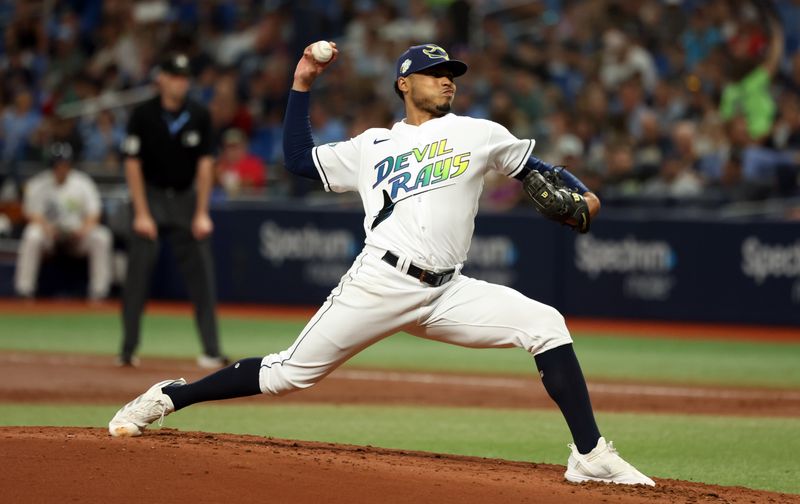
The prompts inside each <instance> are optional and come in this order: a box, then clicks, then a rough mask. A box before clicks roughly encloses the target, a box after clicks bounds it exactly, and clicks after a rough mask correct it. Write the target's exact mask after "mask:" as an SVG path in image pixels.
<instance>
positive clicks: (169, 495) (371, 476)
mask: <svg viewBox="0 0 800 504" xmlns="http://www.w3.org/2000/svg"><path fill="white" fill-rule="evenodd" d="M0 459H2V460H3V462H4V463H3V466H4V468H3V471H0V487H2V488H3V501H4V502H14V503H20V504H24V503H38V502H82V503H88V504H93V503H107V502H114V503H116V504H124V503H128V502H130V503H141V502H171V503H174V504H182V503H192V504H198V503H220V502H226V501H230V502H291V503H296V504H303V503H315V504H316V503H319V502H326V503H354V502H365V503H366V502H369V503H374V502H381V503H400V502H406V503H407V502H415V503H442V502H459V503H462V504H471V503H481V504H483V503H488V502H492V503H506V502H515V503H527V502H530V503H534V502H535V503H564V502H570V503H590V502H591V503H597V502H615V503H653V502H665V503H666V502H669V503H676V502H692V503H698V502H700V503H702V502H710V503H716V502H719V503H722V502H739V503H751V502H758V503H760V502H772V503H783V502H786V503H792V502H795V503H800V496H791V495H785V494H778V493H770V492H759V491H755V490H749V489H745V488H739V487H719V486H713V485H702V484H699V483H688V482H683V481H674V480H666V479H657V480H656V483H657V486H656V487H655V488H646V487H628V486H619V485H605V484H583V485H573V484H570V483H567V482H565V481H564V479H563V476H562V474H563V472H564V468H563V467H562V466H556V465H548V464H532V463H524V462H509V461H504V460H496V459H484V458H476V457H462V456H450V455H437V454H432V453H424V452H410V451H398V450H386V449H379V448H372V447H358V446H346V445H338V444H327V443H311V442H295V441H287V440H282V439H272V438H260V437H255V436H234V435H227V434H207V433H200V432H178V431H174V430H170V429H162V430H159V431H150V432H147V433H146V434H145V435H144V436H142V437H140V438H127V439H125V438H111V437H109V436H108V434H107V432H106V431H105V430H103V429H94V428H50V427H4V428H0Z"/></svg>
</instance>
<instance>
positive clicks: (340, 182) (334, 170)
mask: <svg viewBox="0 0 800 504" xmlns="http://www.w3.org/2000/svg"><path fill="white" fill-rule="evenodd" d="M362 137H363V134H362V135H359V136H357V137H355V138H351V139H350V140H347V141H346V142H338V143H329V144H324V145H319V146H317V147H314V149H312V151H311V157H312V158H313V160H314V165H315V166H316V167H317V171H318V172H319V176H320V178H321V179H322V183H323V185H324V186H325V190H326V191H333V192H346V191H356V190H358V170H359V166H360V164H361V138H362Z"/></svg>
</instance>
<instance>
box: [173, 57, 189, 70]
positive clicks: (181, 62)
mask: <svg viewBox="0 0 800 504" xmlns="http://www.w3.org/2000/svg"><path fill="white" fill-rule="evenodd" d="M175 66H176V67H178V68H183V67H186V66H189V59H188V58H187V57H186V56H184V55H183V54H179V55H178V56H177V57H176V58H175Z"/></svg>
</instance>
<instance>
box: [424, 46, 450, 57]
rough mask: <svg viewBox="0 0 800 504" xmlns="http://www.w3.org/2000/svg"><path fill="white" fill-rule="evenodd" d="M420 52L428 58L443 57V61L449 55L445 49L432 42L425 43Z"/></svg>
mask: <svg viewBox="0 0 800 504" xmlns="http://www.w3.org/2000/svg"><path fill="white" fill-rule="evenodd" d="M422 53H423V54H424V55H425V56H427V57H429V58H430V59H443V60H445V61H449V60H450V56H448V55H447V51H445V50H444V49H442V48H441V47H439V46H437V45H434V44H428V45H426V46H425V49H423V50H422Z"/></svg>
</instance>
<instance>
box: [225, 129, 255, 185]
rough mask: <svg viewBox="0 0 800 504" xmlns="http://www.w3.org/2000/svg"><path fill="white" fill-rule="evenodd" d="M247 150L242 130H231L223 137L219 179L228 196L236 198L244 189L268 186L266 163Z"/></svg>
mask: <svg viewBox="0 0 800 504" xmlns="http://www.w3.org/2000/svg"><path fill="white" fill-rule="evenodd" d="M247 148H248V145H247V137H245V135H244V133H243V132H242V130H239V129H235V128H234V129H229V130H228V131H226V132H225V134H224V135H223V138H222V151H221V152H220V156H219V162H218V163H217V179H218V180H219V182H220V184H221V185H222V187H223V188H224V189H225V193H226V194H227V195H228V196H235V195H237V194H239V193H240V192H242V190H243V189H245V190H246V189H252V188H263V187H265V185H266V180H265V179H266V168H265V166H264V163H263V162H262V161H261V159H259V158H258V157H256V156H254V155H252V154H250V153H249V152H248V150H247Z"/></svg>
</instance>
